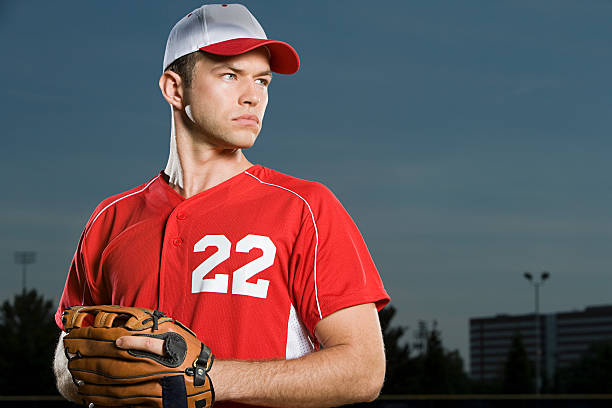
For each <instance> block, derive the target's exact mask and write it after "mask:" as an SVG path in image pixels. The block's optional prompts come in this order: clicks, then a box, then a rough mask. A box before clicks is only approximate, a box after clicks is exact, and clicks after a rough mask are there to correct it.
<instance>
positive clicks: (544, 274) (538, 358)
mask: <svg viewBox="0 0 612 408" xmlns="http://www.w3.org/2000/svg"><path fill="white" fill-rule="evenodd" d="M523 276H524V277H525V279H527V280H528V281H529V282H530V283H531V284H532V285H533V287H534V289H535V338H536V357H535V360H536V361H535V366H536V372H535V377H536V378H535V380H536V394H540V391H541V390H542V374H541V368H540V366H541V364H542V347H541V346H540V286H541V285H542V284H544V281H545V280H546V279H548V278H549V277H550V273H549V272H546V271H544V272H542V273H540V280H539V281H536V280H534V279H533V275H532V274H531V273H530V272H525V273H524V274H523Z"/></svg>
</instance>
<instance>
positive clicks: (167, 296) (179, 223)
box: [159, 202, 189, 314]
mask: <svg viewBox="0 0 612 408" xmlns="http://www.w3.org/2000/svg"><path fill="white" fill-rule="evenodd" d="M186 207H187V203H186V202H183V203H181V204H179V205H178V206H176V207H175V208H174V210H173V211H172V213H171V214H170V216H169V217H168V220H167V221H166V228H165V231H164V239H163V243H162V253H161V261H160V272H159V310H161V311H164V310H165V309H166V308H167V306H168V305H171V307H176V306H177V305H180V307H181V308H182V306H183V304H184V302H182V301H180V299H184V297H185V295H186V294H184V293H183V290H184V287H185V285H184V282H185V279H186V274H188V273H189V271H188V270H187V269H188V264H189V262H188V259H189V248H187V245H188V244H187V241H186V236H185V229H186V228H187V222H188V215H189V213H188V210H187V208H186ZM173 310H174V313H175V314H179V313H181V312H182V310H180V311H178V310H177V309H176V308H174V309H173ZM177 312H178V313H177Z"/></svg>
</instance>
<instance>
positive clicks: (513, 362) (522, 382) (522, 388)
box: [502, 332, 535, 394]
mask: <svg viewBox="0 0 612 408" xmlns="http://www.w3.org/2000/svg"><path fill="white" fill-rule="evenodd" d="M534 389H535V388H534V383H533V371H532V369H531V363H530V362H529V358H528V357H527V351H526V350H525V346H524V345H523V339H522V337H521V334H520V333H518V332H517V333H515V334H514V337H513V338H512V345H511V346H510V350H509V351H508V357H507V358H506V364H505V365H504V379H503V382H502V392H504V393H506V394H526V393H531V392H533V391H534Z"/></svg>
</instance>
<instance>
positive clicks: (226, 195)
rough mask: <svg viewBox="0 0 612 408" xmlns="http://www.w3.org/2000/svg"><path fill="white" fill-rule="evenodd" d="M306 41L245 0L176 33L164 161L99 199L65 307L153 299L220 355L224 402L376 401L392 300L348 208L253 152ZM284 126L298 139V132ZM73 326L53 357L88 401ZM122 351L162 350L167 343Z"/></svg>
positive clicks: (147, 341) (167, 61)
mask: <svg viewBox="0 0 612 408" xmlns="http://www.w3.org/2000/svg"><path fill="white" fill-rule="evenodd" d="M298 68H299V58H298V54H297V52H296V51H295V50H294V49H293V48H292V47H291V46H290V45H288V44H286V43H284V42H281V41H275V40H269V39H267V37H266V35H265V33H264V31H263V29H262V28H261V26H260V25H259V23H258V22H257V20H256V19H255V17H254V16H253V15H252V14H251V13H250V12H249V11H248V10H247V9H246V7H244V6H242V5H239V4H227V5H226V4H222V5H221V4H207V5H204V6H202V7H200V8H198V9H196V10H194V11H192V12H191V13H189V14H188V15H186V16H185V17H184V18H183V19H181V20H180V21H179V22H178V23H177V24H176V25H175V26H174V28H173V29H172V31H171V33H170V35H169V38H168V41H167V45H166V51H165V56H164V62H163V73H162V75H161V78H160V80H159V86H160V89H161V92H162V95H163V97H164V99H165V100H166V101H167V102H168V104H169V105H170V107H171V118H172V126H171V129H172V130H171V142H170V156H169V160H168V164H167V166H166V168H165V169H164V170H163V171H161V172H160V173H159V174H158V175H157V176H155V177H153V178H152V179H150V180H149V181H147V182H146V183H144V184H143V185H141V186H138V187H136V188H134V189H132V190H129V191H126V192H124V193H121V194H118V195H115V196H112V197H109V198H107V199H106V200H104V201H102V202H101V203H100V205H98V207H97V208H96V209H95V211H94V212H93V214H92V216H91V218H90V219H89V221H88V223H87V225H86V226H85V229H84V231H83V234H82V235H81V238H80V241H79V243H78V247H77V249H76V253H75V255H74V258H73V260H72V264H71V267H70V271H69V273H68V277H67V280H66V285H65V288H64V292H63V295H62V298H61V301H60V304H59V307H58V311H57V314H56V321H57V324H58V326H59V327H60V328H62V329H63V325H62V320H61V316H62V312H63V311H64V310H65V309H66V308H67V307H69V306H71V305H75V304H83V305H98V304H108V305H124V306H139V307H144V308H150V309H157V310H160V311H162V312H165V313H167V314H168V315H169V316H172V317H173V318H175V319H177V320H179V321H180V322H182V323H183V324H185V325H186V326H187V327H189V328H191V329H192V330H193V331H194V332H195V334H196V335H197V336H198V338H199V339H200V340H202V341H203V342H205V343H206V344H207V345H208V346H209V347H210V349H211V350H212V351H213V352H214V354H215V356H216V360H215V363H214V365H213V366H212V369H211V371H210V373H209V374H210V379H211V381H212V383H213V385H214V392H215V400H216V405H220V406H225V405H227V406H236V405H239V404H240V403H244V404H254V405H263V406H305V407H306V406H308V407H309V406H336V405H341V404H347V403H353V402H359V401H368V400H372V399H374V398H376V396H377V395H378V393H379V392H380V389H381V387H382V382H383V379H384V373H385V357H384V350H383V342H382V336H381V330H380V325H379V322H378V315H377V310H380V309H381V308H382V307H384V305H385V304H386V303H387V302H388V301H389V297H388V295H387V293H386V292H385V289H384V287H383V285H382V282H381V279H380V277H379V275H378V272H377V270H376V268H375V266H374V263H373V261H372V259H371V256H370V254H369V252H368V250H367V248H366V245H365V243H364V241H363V239H362V237H361V235H360V233H359V231H358V229H357V227H356V226H355V224H354V223H353V221H352V220H351V218H350V216H349V215H348V214H347V212H346V211H345V210H344V208H343V207H342V205H341V204H340V203H339V202H338V200H337V199H336V198H335V197H334V195H333V194H332V193H331V192H330V191H329V190H328V189H327V188H326V187H324V186H323V185H321V184H319V183H315V182H310V181H304V180H300V179H297V178H294V177H291V176H288V175H285V174H282V173H279V172H277V171H274V170H271V169H268V168H266V167H264V166H262V165H258V164H252V163H250V162H249V161H248V160H247V159H246V157H245V155H244V154H243V149H247V148H249V147H251V146H252V145H253V143H254V142H255V140H256V138H257V136H258V134H259V132H260V130H261V127H262V122H263V118H264V112H265V109H266V105H267V101H268V86H269V84H270V81H271V79H272V72H275V73H280V74H292V73H294V72H296V71H297V70H298ZM287 137H291V135H290V134H288V135H287ZM62 337H63V335H62V336H60V342H59V344H58V349H57V353H56V360H55V364H54V369H55V373H56V376H57V380H58V388H59V389H60V392H61V393H62V394H63V395H64V396H65V397H66V398H68V399H72V400H74V401H77V398H76V390H77V387H76V385H75V384H74V383H73V381H72V378H71V377H70V373H69V371H68V370H67V368H66V358H65V356H64V349H63V347H62V341H61V339H62ZM116 344H117V347H121V348H126V349H139V350H146V351H149V352H154V353H157V354H163V353H164V351H163V348H162V347H163V340H158V339H151V338H145V337H136V336H129V337H122V338H120V339H119V340H117V343H116Z"/></svg>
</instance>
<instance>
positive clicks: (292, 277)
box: [55, 165, 389, 360]
mask: <svg viewBox="0 0 612 408" xmlns="http://www.w3.org/2000/svg"><path fill="white" fill-rule="evenodd" d="M388 301H389V296H388V295H387V293H386V291H385V289H384V287H383V284H382V281H381V279H380V277H379V274H378V272H377V270H376V267H375V266H374V263H373V261H372V259H371V257H370V254H369V252H368V250H367V248H366V245H365V243H364V241H363V238H362V237H361V234H360V233H359V231H358V229H357V227H356V226H355V224H354V222H353V221H352V220H351V218H350V216H349V215H348V213H347V212H346V211H345V209H344V208H343V207H342V205H341V204H340V202H339V201H338V200H337V199H336V197H335V196H334V195H333V194H332V193H331V192H330V191H329V190H328V189H327V188H326V187H324V186H323V185H321V184H319V183H315V182H310V181H304V180H300V179H297V178H294V177H290V176H287V175H285V174H282V173H279V172H276V171H274V170H271V169H268V168H265V167H263V166H260V165H255V166H252V167H251V168H249V169H248V170H246V171H244V172H241V173H239V174H238V175H236V176H234V177H232V178H230V179H228V180H226V181H225V182H223V183H221V184H219V185H217V186H215V187H212V188H210V189H207V190H205V191H203V192H201V193H199V194H197V195H194V196H193V197H190V198H188V199H185V198H183V197H182V196H181V195H180V194H178V193H177V192H176V191H175V190H173V189H172V187H171V186H170V185H169V184H168V182H167V176H166V175H165V174H164V173H163V172H161V173H160V174H159V175H158V176H157V177H155V178H153V179H152V180H150V181H149V182H147V183H145V184H143V185H142V186H139V187H137V188H134V189H132V190H130V191H127V192H124V193H122V194H119V195H116V196H113V197H110V198H108V199H106V200H104V201H103V202H102V203H101V204H100V205H99V206H98V207H97V208H96V210H95V211H94V213H93V214H92V216H91V218H90V219H89V222H88V223H87V225H86V227H85V229H84V231H83V234H82V235H81V238H80V241H79V244H78V247H77V250H76V253H75V255H74V258H73V260H72V264H71V267H70V271H69V273H68V278H67V281H66V285H65V288H64V292H63V295H62V298H61V301H60V304H59V307H58V310H57V313H56V315H55V319H56V322H57V324H58V326H59V327H60V328H63V327H62V323H61V313H62V311H63V310H64V309H65V308H66V307H68V306H71V305H75V304H86V305H89V304H115V305H125V306H139V307H145V308H150V309H158V310H161V311H163V312H166V313H167V314H168V315H169V316H171V317H173V318H175V319H176V320H178V321H180V322H182V323H184V324H185V325H187V326H188V327H190V328H191V329H192V330H193V331H194V332H195V333H196V334H197V335H198V338H200V340H202V341H203V342H204V343H206V344H208V345H209V346H210V348H211V349H212V350H213V352H214V354H215V355H216V356H217V358H221V359H224V358H232V359H240V360H256V359H257V360H259V359H271V358H284V359H291V358H297V357H300V356H302V355H304V354H306V353H308V352H311V351H313V350H316V349H317V348H318V343H317V341H316V338H315V337H314V329H315V326H316V324H317V322H319V321H320V320H321V319H323V318H324V317H326V316H328V315H329V314H331V313H333V312H335V311H337V310H340V309H342V308H346V307H349V306H354V305H358V304H363V303H375V304H376V306H377V308H378V309H379V310H380V309H381V308H382V307H383V306H384V305H385V304H386V303H387V302H388Z"/></svg>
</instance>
